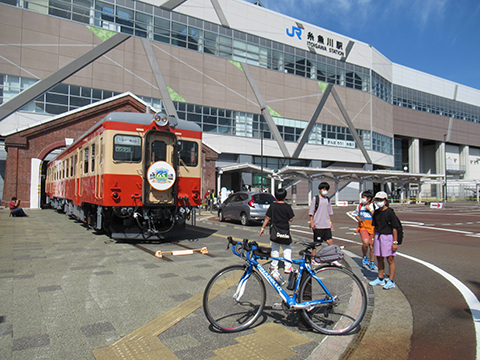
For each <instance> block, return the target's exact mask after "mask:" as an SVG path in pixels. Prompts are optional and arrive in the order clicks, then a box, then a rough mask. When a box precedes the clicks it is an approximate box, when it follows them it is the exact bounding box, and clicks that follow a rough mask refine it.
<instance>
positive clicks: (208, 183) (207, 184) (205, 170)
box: [202, 144, 218, 200]
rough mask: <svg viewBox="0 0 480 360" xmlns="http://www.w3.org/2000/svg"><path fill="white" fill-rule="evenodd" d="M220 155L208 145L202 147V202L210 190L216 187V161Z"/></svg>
mask: <svg viewBox="0 0 480 360" xmlns="http://www.w3.org/2000/svg"><path fill="white" fill-rule="evenodd" d="M217 159H218V154H217V153H216V152H215V151H214V150H212V149H211V148H209V147H208V146H207V145H205V144H203V145H202V200H203V197H204V195H205V193H206V192H207V190H208V189H215V187H216V178H215V171H216V161H217Z"/></svg>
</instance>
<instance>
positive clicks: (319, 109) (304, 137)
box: [293, 84, 333, 159]
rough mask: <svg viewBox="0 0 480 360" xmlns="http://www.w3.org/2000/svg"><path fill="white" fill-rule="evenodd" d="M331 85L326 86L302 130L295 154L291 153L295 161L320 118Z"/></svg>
mask: <svg viewBox="0 0 480 360" xmlns="http://www.w3.org/2000/svg"><path fill="white" fill-rule="evenodd" d="M332 88H333V84H328V86H327V88H326V89H325V92H324V93H323V95H322V98H321V99H320V101H319V103H318V105H317V108H316V109H315V111H314V112H313V115H312V118H311V119H310V121H309V122H308V125H307V127H306V128H305V130H303V133H302V137H301V138H300V141H299V142H298V145H297V148H296V149H295V152H294V153H293V158H294V159H296V158H298V157H299V156H300V153H301V152H302V150H303V147H304V146H305V144H306V143H307V141H308V136H309V135H310V132H311V131H312V129H313V126H314V125H315V123H316V122H317V119H318V117H319V116H320V113H321V112H322V109H323V107H324V106H325V103H326V102H327V98H328V96H329V95H330V92H331V91H332Z"/></svg>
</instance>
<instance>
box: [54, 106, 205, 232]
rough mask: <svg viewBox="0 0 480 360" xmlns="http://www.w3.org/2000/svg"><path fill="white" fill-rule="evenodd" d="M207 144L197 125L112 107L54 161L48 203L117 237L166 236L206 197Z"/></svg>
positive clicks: (182, 223)
mask: <svg viewBox="0 0 480 360" xmlns="http://www.w3.org/2000/svg"><path fill="white" fill-rule="evenodd" d="M201 146H202V132H201V129H200V127H199V126H198V125H197V124H195V123H192V122H187V121H185V120H177V119H175V118H174V117H167V116H166V115H165V114H163V113H157V114H155V115H153V114H141V113H120V112H114V113H111V114H109V115H108V116H106V117H105V118H104V119H103V120H102V121H100V122H99V123H97V124H95V125H94V126H93V127H92V128H91V129H90V130H88V131H87V132H86V133H85V134H84V135H82V136H81V137H80V138H79V139H78V140H76V141H75V142H74V143H73V144H72V145H71V146H69V147H68V148H67V149H66V150H65V151H63V152H62V153H61V154H60V155H59V156H58V157H57V158H56V159H55V160H54V161H52V162H51V163H49V164H48V167H47V176H46V186H45V190H46V194H47V201H49V202H50V203H51V205H52V207H53V208H55V209H58V210H63V211H64V212H65V213H66V214H68V215H70V216H74V217H76V218H78V219H79V220H81V221H83V222H85V223H87V224H88V225H89V226H91V227H93V228H95V229H98V230H103V231H105V232H107V233H108V234H110V236H112V237H113V238H116V239H122V238H123V239H135V238H148V237H151V236H160V234H163V233H166V232H168V231H170V230H172V229H173V228H174V227H175V226H178V227H181V226H183V225H184V224H185V221H186V220H187V219H188V217H189V216H190V212H191V210H192V207H193V206H199V205H200V203H201V196H200V191H201V183H200V182H201V179H200V176H201Z"/></svg>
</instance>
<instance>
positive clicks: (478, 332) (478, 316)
mask: <svg viewBox="0 0 480 360" xmlns="http://www.w3.org/2000/svg"><path fill="white" fill-rule="evenodd" d="M333 239H336V240H342V241H347V242H351V243H358V244H360V243H359V242H357V241H352V240H349V239H344V238H340V237H338V236H333ZM397 255H399V256H403V257H405V258H407V259H409V260H412V261H415V262H418V263H419V264H422V265H424V266H426V267H428V268H429V269H431V270H433V271H435V272H436V273H437V274H439V275H441V276H443V277H444V278H445V279H447V280H448V281H450V283H451V284H452V285H453V286H455V287H456V288H457V290H458V291H459V292H460V294H462V296H463V298H464V299H465V301H466V303H467V305H468V307H469V308H470V313H471V314H472V320H473V325H474V329H475V337H476V339H477V349H476V350H477V352H476V355H477V356H476V359H477V360H478V359H480V301H478V299H477V297H476V296H475V294H474V293H473V292H472V291H471V290H470V289H469V288H468V287H467V286H466V285H465V284H463V283H462V282H461V281H460V280H458V279H457V278H456V277H454V276H453V275H451V274H449V273H447V272H446V271H445V270H442V269H440V268H439V267H438V266H436V265H433V264H431V263H429V262H426V261H424V260H421V259H418V258H416V257H413V256H410V255H407V254H402V253H399V252H398V251H397Z"/></svg>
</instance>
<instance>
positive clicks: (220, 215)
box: [218, 210, 225, 222]
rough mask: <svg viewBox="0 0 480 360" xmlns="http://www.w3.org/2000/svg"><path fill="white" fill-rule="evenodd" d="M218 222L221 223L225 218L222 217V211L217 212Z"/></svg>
mask: <svg viewBox="0 0 480 360" xmlns="http://www.w3.org/2000/svg"><path fill="white" fill-rule="evenodd" d="M218 220H220V221H221V222H224V221H225V216H223V211H222V210H220V211H219V212H218Z"/></svg>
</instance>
